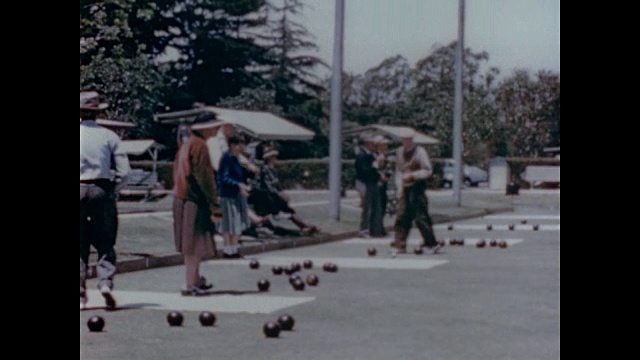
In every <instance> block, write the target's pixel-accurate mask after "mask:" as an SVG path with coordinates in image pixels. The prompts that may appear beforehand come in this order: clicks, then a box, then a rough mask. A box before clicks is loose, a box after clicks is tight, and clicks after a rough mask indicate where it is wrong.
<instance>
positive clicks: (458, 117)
mask: <svg viewBox="0 0 640 360" xmlns="http://www.w3.org/2000/svg"><path fill="white" fill-rule="evenodd" d="M463 60H464V0H459V2H458V44H457V47H456V64H455V65H456V79H455V81H456V83H455V98H454V108H453V160H454V165H453V185H452V186H453V202H454V204H455V205H456V206H458V207H459V206H460V205H461V200H462V199H461V194H460V189H461V187H462V186H461V185H462V184H461V183H462V167H463V164H462V148H463V144H462V100H463V99H462V71H463V64H464V61H463Z"/></svg>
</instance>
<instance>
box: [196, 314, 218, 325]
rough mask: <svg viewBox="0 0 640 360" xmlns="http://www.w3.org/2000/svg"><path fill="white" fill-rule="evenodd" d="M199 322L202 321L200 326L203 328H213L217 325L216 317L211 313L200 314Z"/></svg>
mask: <svg viewBox="0 0 640 360" xmlns="http://www.w3.org/2000/svg"><path fill="white" fill-rule="evenodd" d="M198 320H200V325H202V326H213V324H215V323H216V316H215V314H214V313H212V312H211V311H203V312H201V313H200V316H199V317H198Z"/></svg>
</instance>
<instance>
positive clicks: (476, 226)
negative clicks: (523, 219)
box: [433, 224, 560, 232]
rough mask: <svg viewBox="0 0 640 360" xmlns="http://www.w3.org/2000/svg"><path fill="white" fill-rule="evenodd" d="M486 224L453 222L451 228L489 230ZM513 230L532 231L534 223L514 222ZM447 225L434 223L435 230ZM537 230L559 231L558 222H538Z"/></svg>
mask: <svg viewBox="0 0 640 360" xmlns="http://www.w3.org/2000/svg"><path fill="white" fill-rule="evenodd" d="M487 225H488V224H453V230H484V231H487V232H491V230H487ZM514 225H515V226H514V230H511V231H519V230H520V231H521V230H526V231H534V229H533V227H534V225H535V224H533V225H531V224H524V225H523V224H514ZM491 226H492V228H493V231H496V230H507V231H509V225H494V224H492V225H491ZM448 227H449V224H438V225H434V227H433V228H434V229H435V230H447V229H448ZM538 230H539V231H560V224H539V225H538Z"/></svg>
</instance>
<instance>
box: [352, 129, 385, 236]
mask: <svg viewBox="0 0 640 360" xmlns="http://www.w3.org/2000/svg"><path fill="white" fill-rule="evenodd" d="M360 139H361V141H362V142H363V143H364V146H363V147H362V148H361V149H360V151H359V153H358V155H356V160H355V168H356V189H357V190H358V192H359V193H360V198H361V200H362V202H361V204H362V205H361V206H362V213H361V214H360V231H359V235H360V236H361V237H364V238H369V237H371V236H375V237H381V236H384V226H383V224H382V219H380V217H379V216H375V215H376V214H377V213H379V212H381V211H382V210H381V207H382V204H381V202H380V200H381V197H380V191H379V188H378V182H379V181H380V172H379V171H378V163H377V161H376V153H375V151H376V142H375V137H374V136H373V135H372V134H363V135H362V136H361V138H360Z"/></svg>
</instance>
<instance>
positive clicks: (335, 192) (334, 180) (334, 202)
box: [329, 0, 344, 221]
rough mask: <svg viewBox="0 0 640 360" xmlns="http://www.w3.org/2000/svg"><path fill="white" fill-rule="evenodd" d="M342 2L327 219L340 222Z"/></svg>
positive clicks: (336, 38) (333, 81)
mask: <svg viewBox="0 0 640 360" xmlns="http://www.w3.org/2000/svg"><path fill="white" fill-rule="evenodd" d="M343 32H344V0H336V19H335V32H334V40H333V67H332V69H333V74H332V78H331V119H330V129H329V218H330V219H332V220H336V221H337V220H340V190H341V189H340V188H341V175H342V50H343Z"/></svg>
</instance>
